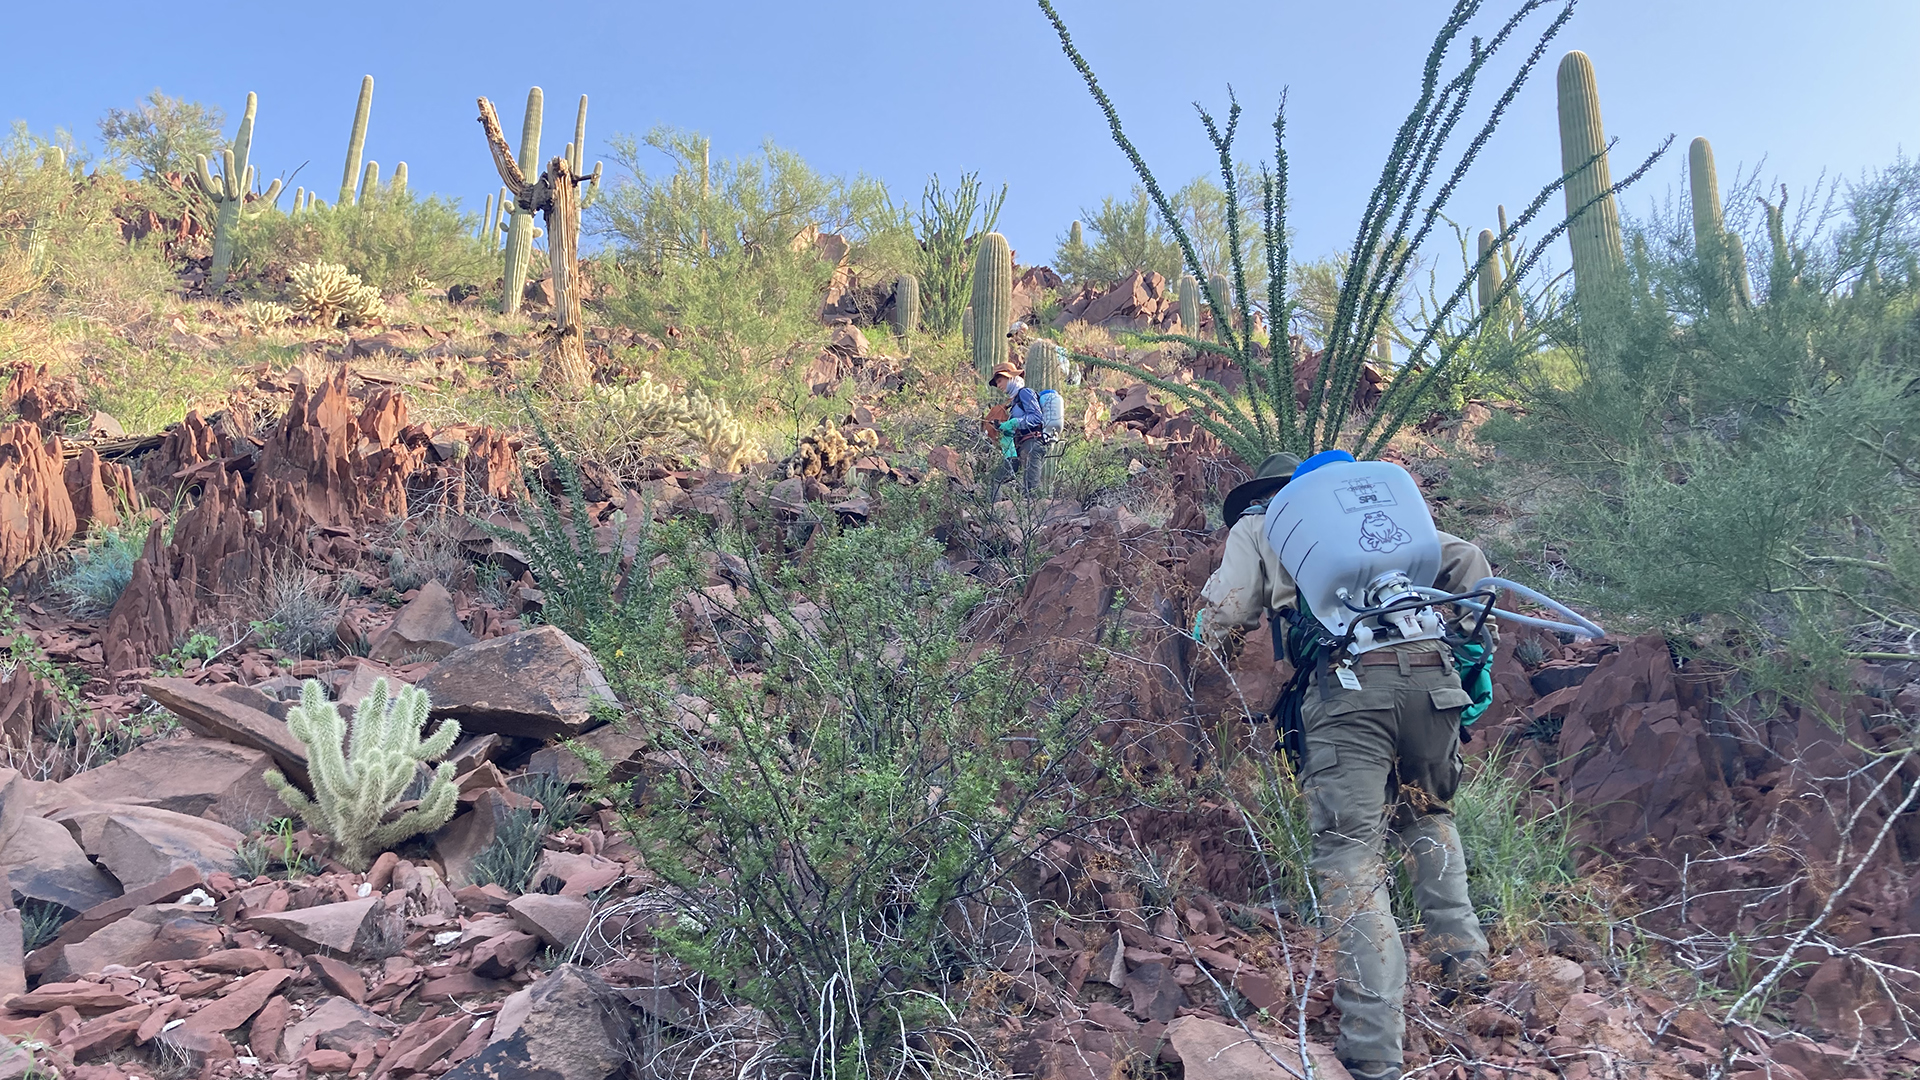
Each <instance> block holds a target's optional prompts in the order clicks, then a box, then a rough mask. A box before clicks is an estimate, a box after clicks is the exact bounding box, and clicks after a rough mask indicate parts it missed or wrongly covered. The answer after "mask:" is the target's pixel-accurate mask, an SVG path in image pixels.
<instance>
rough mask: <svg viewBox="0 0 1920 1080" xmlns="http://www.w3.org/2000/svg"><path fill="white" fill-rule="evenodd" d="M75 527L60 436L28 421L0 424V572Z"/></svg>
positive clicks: (67, 536)
mask: <svg viewBox="0 0 1920 1080" xmlns="http://www.w3.org/2000/svg"><path fill="white" fill-rule="evenodd" d="M74 527H75V521H74V516H73V502H72V500H70V499H69V498H68V496H67V482H66V470H65V468H64V467H63V466H62V465H61V461H60V440H59V439H58V438H57V437H56V438H54V439H53V440H52V441H51V445H49V442H48V440H46V438H45V437H44V436H42V435H41V433H40V429H39V428H38V427H36V426H34V425H33V424H29V423H24V422H22V423H14V424H7V425H5V426H4V427H0V577H10V576H12V575H13V573H14V572H15V571H17V570H19V569H20V568H21V567H22V566H24V565H26V563H27V560H29V559H32V558H34V557H36V556H38V555H42V554H44V553H46V552H49V551H57V550H59V549H60V548H63V547H65V546H66V544H67V541H69V540H71V539H73V533H74Z"/></svg>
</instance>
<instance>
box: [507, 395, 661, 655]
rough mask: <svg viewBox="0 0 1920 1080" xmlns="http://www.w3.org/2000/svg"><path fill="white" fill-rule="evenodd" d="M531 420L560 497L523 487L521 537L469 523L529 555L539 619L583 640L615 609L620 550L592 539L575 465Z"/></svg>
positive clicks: (544, 429) (618, 520) (591, 523)
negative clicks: (540, 593) (540, 597)
mask: <svg viewBox="0 0 1920 1080" xmlns="http://www.w3.org/2000/svg"><path fill="white" fill-rule="evenodd" d="M533 421H534V434H535V436H536V438H537V439H538V440H539V443H540V446H541V448H542V449H543V450H545V451H546V453H547V459H548V461H549V462H551V463H552V466H553V471H554V475H555V476H556V477H557V478H558V479H559V481H560V487H561V491H562V492H563V494H562V496H560V497H555V496H554V495H553V494H552V493H551V492H549V491H548V490H547V489H546V488H545V487H544V486H537V485H527V484H524V483H523V484H522V485H521V488H520V492H519V498H518V500H517V505H518V510H519V518H520V521H521V523H522V524H523V525H525V526H526V532H524V533H521V532H517V531H515V530H512V529H506V528H503V527H502V526H500V525H497V524H494V523H493V522H490V521H485V520H482V519H479V518H475V519H473V523H474V525H476V526H477V527H479V528H480V529H481V530H482V531H484V532H486V533H488V534H489V535H492V536H495V537H497V538H499V539H500V540H502V541H504V542H506V543H509V544H512V545H513V546H515V547H517V548H519V549H520V550H522V551H525V552H526V553H527V559H528V562H529V564H530V566H531V569H532V573H533V577H534V580H536V581H538V582H539V583H540V587H541V589H543V590H545V592H546V601H545V603H543V604H542V605H541V608H540V617H541V619H542V620H544V621H546V622H548V623H550V624H552V625H554V626H557V627H559V628H560V629H562V630H564V631H566V632H567V633H568V634H569V635H571V636H572V637H574V638H576V639H580V640H584V639H585V638H587V637H588V635H589V632H590V630H591V628H592V627H593V626H594V624H595V623H596V622H597V621H598V620H600V619H603V618H605V617H606V616H607V614H608V613H609V612H610V611H611V610H612V609H613V607H614V589H615V586H616V585H617V584H618V583H619V580H620V552H619V551H618V549H616V550H614V551H611V552H605V551H601V550H600V547H599V545H598V543H597V542H596V541H595V539H594V535H593V532H594V528H595V526H596V524H597V523H596V522H595V521H594V518H593V515H592V513H590V512H589V511H588V509H587V496H586V483H585V481H584V480H583V479H582V478H581V476H580V467H579V465H577V464H576V463H575V462H574V459H573V457H572V456H571V455H570V454H568V453H567V452H566V451H564V450H562V449H561V448H560V446H559V445H558V444H557V443H555V442H554V439H553V436H552V434H551V433H550V432H548V430H547V426H546V424H545V423H544V422H543V421H542V420H541V419H540V417H539V415H538V414H537V413H535V414H534V416H533ZM615 517H616V520H615V522H614V524H615V525H616V526H621V525H623V524H624V522H625V515H624V513H621V512H619V511H616V512H615Z"/></svg>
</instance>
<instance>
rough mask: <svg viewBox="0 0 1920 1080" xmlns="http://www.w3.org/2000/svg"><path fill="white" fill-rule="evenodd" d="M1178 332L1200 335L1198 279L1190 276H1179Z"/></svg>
mask: <svg viewBox="0 0 1920 1080" xmlns="http://www.w3.org/2000/svg"><path fill="white" fill-rule="evenodd" d="M1180 332H1181V333H1183V334H1191V335H1195V336H1198V335H1199V333H1200V279H1199V278H1196V277H1194V276H1193V275H1192V274H1181V275H1180Z"/></svg>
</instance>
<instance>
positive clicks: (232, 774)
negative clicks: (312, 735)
mask: <svg viewBox="0 0 1920 1080" xmlns="http://www.w3.org/2000/svg"><path fill="white" fill-rule="evenodd" d="M270 767H272V761H271V759H270V758H269V757H268V756H267V754H266V753H264V752H263V751H260V750H256V749H253V748H252V747H247V746H236V745H234V744H233V743H231V742H228V741H226V740H224V739H209V738H201V737H198V736H194V737H189V738H184V739H182V738H175V739H163V740H160V741H157V742H150V743H146V744H144V745H142V746H137V747H135V748H134V749H132V750H130V751H128V752H127V753H124V754H122V755H120V756H119V757H117V758H114V759H113V760H112V761H109V762H107V763H106V764H104V765H98V766H95V767H94V768H91V769H88V770H87V771H85V772H83V773H79V774H77V775H75V776H73V777H72V778H70V779H67V780H63V781H61V782H60V784H59V785H58V786H57V788H56V790H55V791H53V792H50V793H48V796H47V799H48V802H49V804H50V805H56V804H64V803H68V802H72V803H88V802H92V803H101V802H114V803H126V804H129V805H134V806H153V807H158V808H159V809H162V810H171V811H173V812H174V813H176V814H187V815H189V816H192V817H212V818H215V819H216V820H219V821H223V822H225V823H226V824H228V825H232V826H234V827H236V828H237V827H239V826H240V825H242V824H244V823H245V821H246V819H247V818H248V817H258V816H259V814H260V813H261V812H262V810H263V809H265V808H268V807H276V806H278V805H279V803H278V802H274V801H272V800H273V798H274V796H273V795H272V793H271V791H270V790H269V789H268V788H267V786H266V783H265V781H263V780H261V779H260V774H261V773H263V772H265V771H266V770H267V769H268V768H270ZM194 887H195V888H198V887H199V883H198V882H196V883H195V884H194ZM168 899H171V897H169V898H168ZM146 902H147V903H155V902H157V901H151V900H149V901H146ZM134 906H135V907H137V906H139V905H137V904H136V905H134Z"/></svg>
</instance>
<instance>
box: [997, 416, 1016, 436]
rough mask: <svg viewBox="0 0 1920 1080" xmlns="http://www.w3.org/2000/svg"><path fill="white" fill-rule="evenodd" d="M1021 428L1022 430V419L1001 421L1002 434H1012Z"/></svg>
mask: <svg viewBox="0 0 1920 1080" xmlns="http://www.w3.org/2000/svg"><path fill="white" fill-rule="evenodd" d="M1019 430H1020V421H1018V420H1002V421H1000V434H1002V435H1012V434H1014V433H1015V432H1017V431H1019Z"/></svg>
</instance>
